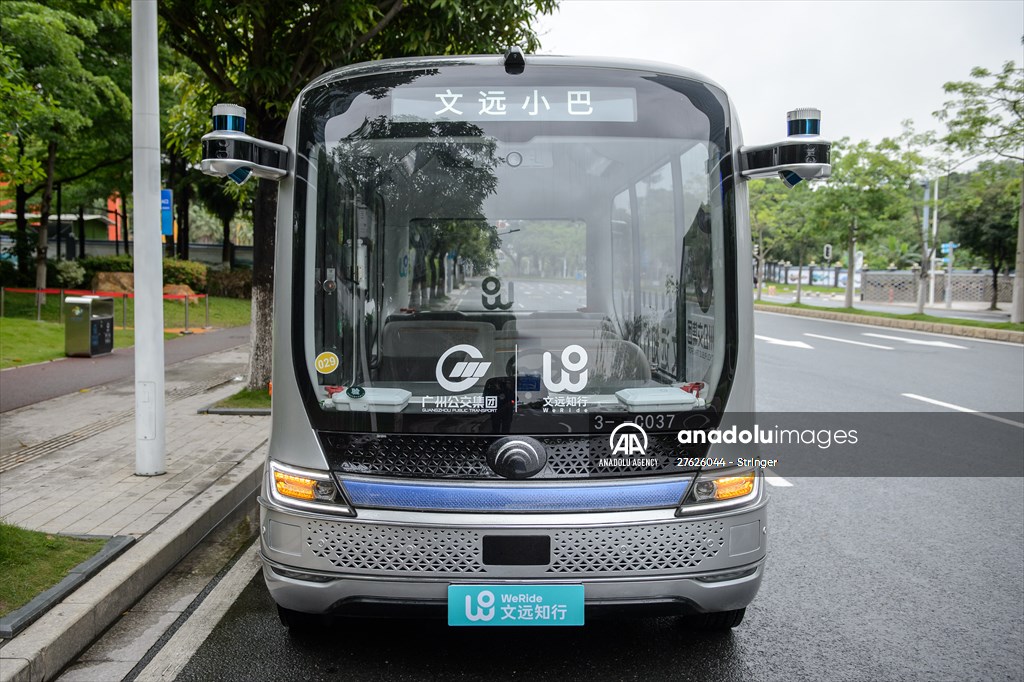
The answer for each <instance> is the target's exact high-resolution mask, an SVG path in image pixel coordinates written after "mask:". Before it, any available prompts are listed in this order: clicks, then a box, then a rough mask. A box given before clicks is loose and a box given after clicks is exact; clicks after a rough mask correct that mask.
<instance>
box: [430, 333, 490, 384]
mask: <svg viewBox="0 0 1024 682" xmlns="http://www.w3.org/2000/svg"><path fill="white" fill-rule="evenodd" d="M456 353H465V354H466V357H468V358H469V359H468V360H461V361H459V362H456V363H455V364H454V365H452V366H451V367H450V368H448V369H447V370H446V369H445V361H446V360H447V359H448V358H450V357H452V356H453V355H455V354H456ZM483 357H484V355H483V353H481V352H480V351H479V350H478V349H477V347H476V346H471V345H469V344H468V343H461V344H459V345H457V346H452V347H451V348H449V349H448V350H446V351H445V352H444V355H442V356H441V357H440V359H438V361H437V366H436V367H435V368H434V376H435V377H436V378H437V383H438V384H440V385H441V388H443V389H444V390H446V391H451V392H452V393H461V392H462V391H466V390H469V388H470V387H471V386H473V384H475V383H476V382H477V381H479V380H480V378H481V377H483V376H484V375H485V374H487V370H488V369H490V368H491V363H489V362H479V361H480V360H482V359H483Z"/></svg>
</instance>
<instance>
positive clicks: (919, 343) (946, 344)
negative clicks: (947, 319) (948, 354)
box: [864, 332, 968, 350]
mask: <svg viewBox="0 0 1024 682" xmlns="http://www.w3.org/2000/svg"><path fill="white" fill-rule="evenodd" d="M864 336H872V337H874V338H876V339H888V340H890V341H902V342H903V343H909V344H913V345H915V346H935V347H936V348H959V349H960V350H968V348H967V346H958V345H956V344H955V343H949V342H948V341H925V340H924V339H908V338H905V337H902V336H888V335H887V334H872V333H870V332H864Z"/></svg>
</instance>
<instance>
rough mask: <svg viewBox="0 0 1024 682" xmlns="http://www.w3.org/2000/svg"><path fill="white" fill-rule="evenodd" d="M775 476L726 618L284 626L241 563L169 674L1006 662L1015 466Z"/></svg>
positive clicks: (1015, 599) (947, 669)
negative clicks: (748, 582) (729, 624)
mask: <svg viewBox="0 0 1024 682" xmlns="http://www.w3.org/2000/svg"><path fill="white" fill-rule="evenodd" d="M793 483H794V484H793V485H792V486H791V487H786V488H778V489H775V490H774V491H773V499H772V505H773V508H772V510H771V519H772V521H771V522H770V527H771V533H772V536H773V537H772V543H773V545H772V550H771V554H770V558H769V568H768V571H767V573H766V575H765V581H764V584H763V587H762V589H761V592H760V593H759V594H758V596H757V598H756V599H755V600H754V602H753V604H752V605H751V606H750V607H749V608H748V609H747V615H746V619H745V620H744V622H743V624H742V625H740V627H739V628H737V629H736V630H734V631H733V632H732V633H730V634H725V635H707V634H700V633H693V632H688V631H686V630H683V629H682V628H680V627H679V625H678V622H677V621H675V620H673V619H670V618H657V619H629V620H601V621H591V622H589V623H588V624H587V625H585V626H584V627H582V628H566V629H559V628H540V629H527V628H522V629H519V628H509V629H497V630H496V629H491V628H481V629H480V630H473V629H472V628H449V627H447V626H446V625H445V624H444V623H443V622H441V621H428V620H420V621H416V620H393V621H388V620H377V621H355V622H351V623H343V624H341V625H338V626H335V627H333V628H329V629H325V630H323V631H322V632H318V633H316V634H314V635H307V636H295V637H293V636H291V635H289V634H288V632H287V631H286V630H285V628H284V627H283V626H282V625H281V624H280V623H279V622H278V620H277V616H276V612H275V610H274V606H273V603H272V601H271V599H270V597H269V595H268V594H267V591H266V588H265V587H264V586H263V582H262V580H263V579H262V576H260V575H257V576H256V577H255V578H254V579H253V580H252V581H251V582H250V584H249V585H248V587H246V589H245V590H244V591H243V592H242V594H241V595H240V597H239V599H238V600H237V601H236V602H235V604H234V605H233V606H232V607H231V609H230V610H229V611H228V613H227V615H226V616H225V617H224V619H223V620H222V621H221V623H220V624H219V625H218V626H217V628H216V629H215V630H214V632H213V633H212V634H211V635H210V637H209V638H208V639H207V640H206V641H205V642H204V643H203V644H202V646H200V647H199V649H198V651H196V652H195V654H194V655H192V657H191V660H190V662H189V663H188V665H187V666H186V667H185V669H184V670H183V671H182V672H181V674H180V675H179V676H178V677H177V679H178V680H210V679H218V680H305V681H310V682H312V681H314V680H332V679H352V680H423V679H445V680H470V679H484V678H486V679H494V680H519V679H527V680H529V679H541V678H544V679H563V680H585V681H588V682H592V681H594V680H623V679H638V680H639V679H648V680H661V679H674V680H687V679H694V680H698V679H699V680H755V679H756V680H796V679H815V680H817V679H830V680H868V679H878V680H964V679H1008V680H1013V679H1021V676H1022V675H1024V633H1022V629H1021V627H1022V626H1021V618H1020V614H1021V612H1022V609H1024V594H1022V578H1021V575H1022V571H1024V556H1022V547H1021V528H1022V526H1024V515H1022V509H1021V502H1020V500H1021V499H1024V484H1022V479H1019V478H1016V479H1010V478H1005V479H971V480H966V481H965V480H953V479H916V480H891V479H875V480H872V479H821V478H813V479H812V478H808V479H798V480H796V481H794V482H793ZM982 529H983V530H982ZM182 653H183V655H188V654H189V653H191V652H182Z"/></svg>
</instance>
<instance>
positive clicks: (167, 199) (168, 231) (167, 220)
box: [160, 189, 174, 236]
mask: <svg viewBox="0 0 1024 682" xmlns="http://www.w3.org/2000/svg"><path fill="white" fill-rule="evenodd" d="M173 205H174V199H173V192H172V191H171V190H169V189H162V190H160V233H161V234H164V235H167V236H170V235H173V234H174V212H173V209H172V207H173Z"/></svg>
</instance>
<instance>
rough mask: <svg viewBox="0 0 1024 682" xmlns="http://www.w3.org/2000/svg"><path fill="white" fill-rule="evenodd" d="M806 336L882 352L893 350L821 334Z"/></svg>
mask: <svg viewBox="0 0 1024 682" xmlns="http://www.w3.org/2000/svg"><path fill="white" fill-rule="evenodd" d="M804 336H810V337H811V338H813V339H826V340H828V341H838V342H839V343H851V344H853V345H854V346H867V347H868V348H881V349H882V350H892V347H891V346H879V345H878V344H877V343H864V342H863V341H851V340H850V339H837V338H836V337H834V336H822V335H821V334H810V333H808V332H804Z"/></svg>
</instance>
